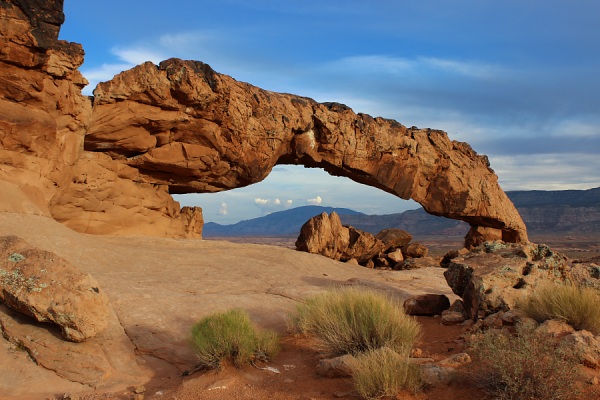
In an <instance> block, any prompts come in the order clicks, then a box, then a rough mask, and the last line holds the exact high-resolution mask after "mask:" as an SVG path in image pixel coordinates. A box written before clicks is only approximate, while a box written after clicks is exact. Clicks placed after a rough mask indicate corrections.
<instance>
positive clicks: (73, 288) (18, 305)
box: [0, 236, 110, 342]
mask: <svg viewBox="0 0 600 400" xmlns="http://www.w3.org/2000/svg"><path fill="white" fill-rule="evenodd" d="M0 300H1V301H2V302H3V303H4V304H6V305H7V306H8V307H10V308H12V309H14V310H16V311H18V312H20V313H21V314H24V315H27V316H29V317H33V318H35V319H36V320H37V321H40V322H52V323H55V324H56V325H58V326H59V327H60V329H61V332H62V335H63V336H64V337H65V338H66V339H67V340H70V341H73V342H82V341H84V340H87V339H89V338H91V337H93V336H96V335H97V334H98V333H100V332H102V331H103V330H104V329H105V328H106V326H107V324H108V315H109V312H110V306H109V304H108V298H107V297H106V295H105V294H104V292H103V291H101V289H100V288H99V286H98V282H96V280H95V279H94V278H92V277H91V276H89V275H85V274H83V273H81V272H80V271H79V270H77V269H76V268H75V267H73V266H72V265H71V264H69V263H68V262H66V261H65V260H63V259H62V258H60V257H58V256H56V255H55V254H53V253H50V252H47V251H43V250H38V249H35V248H32V247H31V246H29V245H28V244H27V242H25V241H24V240H22V239H20V238H18V237H16V236H3V237H0Z"/></svg>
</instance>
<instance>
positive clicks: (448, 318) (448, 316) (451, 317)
mask: <svg viewBox="0 0 600 400" xmlns="http://www.w3.org/2000/svg"><path fill="white" fill-rule="evenodd" d="M465 319H466V318H465V316H464V315H463V314H462V313H459V312H456V311H447V310H446V311H444V312H443V313H442V324H444V325H456V324H460V323H462V322H464V321H465Z"/></svg>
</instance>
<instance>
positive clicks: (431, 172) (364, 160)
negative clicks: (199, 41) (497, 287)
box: [0, 0, 527, 246]
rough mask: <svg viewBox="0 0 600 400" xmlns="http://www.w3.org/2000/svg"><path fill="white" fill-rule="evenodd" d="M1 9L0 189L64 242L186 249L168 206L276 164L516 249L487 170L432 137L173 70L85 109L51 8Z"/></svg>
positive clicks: (337, 107)
mask: <svg viewBox="0 0 600 400" xmlns="http://www.w3.org/2000/svg"><path fill="white" fill-rule="evenodd" d="M0 10H1V12H2V14H1V15H0V29H1V30H0V33H1V35H0V40H1V41H2V50H1V52H0V73H1V74H2V76H6V77H8V79H5V80H2V82H0V110H1V111H0V178H1V179H0V180H5V181H8V182H12V183H15V184H17V185H19V186H23V185H22V184H23V183H24V182H36V183H35V184H32V187H31V188H30V191H29V192H34V193H35V194H36V195H35V196H32V195H31V194H30V193H29V192H28V193H27V194H26V196H27V197H31V198H32V199H33V200H35V201H33V200H32V202H34V204H35V205H36V207H37V208H39V209H41V211H40V212H42V213H46V212H47V213H50V214H51V215H52V216H53V217H54V218H55V219H57V220H59V221H61V222H63V223H65V224H67V225H68V226H70V227H72V228H73V229H77V230H78V231H82V232H90V233H135V232H140V233H143V234H154V235H160V236H183V237H186V236H188V237H189V236H192V237H199V236H200V235H201V232H200V231H199V230H198V227H200V226H201V224H202V223H201V218H200V211H199V210H197V211H196V212H193V213H191V214H185V213H184V215H182V214H181V211H180V209H179V205H178V204H177V203H176V202H174V201H173V200H172V199H171V198H170V196H169V194H173V193H193V192H217V191H222V190H228V189H234V188H238V187H242V186H246V185H249V184H252V183H256V182H259V181H261V180H263V179H264V178H265V177H266V176H267V175H268V174H269V172H270V171H271V169H272V168H273V166H275V165H276V164H302V165H305V166H307V167H321V168H323V169H325V170H326V171H328V172H329V173H331V174H333V175H340V176H347V177H349V178H351V179H353V180H355V181H357V182H360V183H364V184H367V185H370V186H373V187H375V188H378V189H381V190H385V191H387V192H390V193H393V194H395V195H397V196H398V197H401V198H403V199H409V198H411V199H413V200H415V201H417V202H419V203H421V204H422V205H423V207H424V208H425V210H426V211H427V212H429V213H431V214H434V215H441V216H446V217H449V218H454V219H460V220H463V221H466V222H468V223H469V224H470V225H471V226H472V229H471V231H470V233H469V234H468V243H469V244H470V245H473V246H475V245H477V244H479V242H480V241H483V240H486V239H488V238H502V239H503V240H505V241H509V242H520V241H526V240H527V233H526V229H525V225H524V224H523V221H522V220H521V217H520V216H519V214H518V213H517V211H516V209H515V208H514V206H513V204H512V203H511V202H510V200H509V199H508V198H507V196H506V194H505V193H504V192H503V191H502V189H501V188H500V187H499V185H498V183H497V177H496V175H495V174H494V172H493V171H492V170H491V169H490V167H489V163H488V160H487V158H486V157H485V156H479V155H477V154H476V153H475V152H474V151H473V150H472V149H471V147H470V146H469V145H468V144H466V143H460V142H455V141H450V140H449V139H448V136H447V135H446V134H445V133H444V132H442V131H439V130H431V129H417V128H415V127H413V128H407V127H405V126H403V125H401V124H399V123H398V122H396V121H392V120H387V119H383V118H379V117H378V118H373V117H370V116H368V115H365V114H356V113H354V112H353V111H352V110H351V109H349V108H348V107H346V106H344V105H342V104H337V103H322V104H320V103H317V102H315V101H314V100H312V99H308V98H304V97H299V96H294V95H289V94H279V93H273V92H269V91H265V90H262V89H259V88H257V87H254V86H251V85H249V84H246V83H242V82H238V81H236V80H235V79H233V78H231V77H229V76H226V75H221V74H218V73H216V72H215V71H213V70H212V68H210V66H208V65H207V64H204V63H202V62H198V61H182V60H178V59H170V60H166V61H163V62H162V63H160V64H159V65H158V66H157V65H154V64H152V63H145V64H142V65H139V66H137V67H135V68H133V69H131V70H129V71H125V72H123V73H121V74H119V75H117V76H116V77H115V78H114V79H112V80H111V81H109V82H105V83H101V84H99V85H98V87H97V88H96V90H95V91H94V100H93V106H92V104H91V102H90V99H88V98H86V97H83V96H82V95H81V92H80V89H81V87H83V86H84V85H85V84H86V81H85V79H84V78H83V77H82V76H81V74H80V73H79V72H78V70H77V68H78V67H79V66H80V65H81V63H82V62H83V51H82V49H81V46H79V45H76V44H72V43H67V42H64V41H58V40H57V37H58V31H59V28H60V24H61V23H62V21H63V19H64V16H63V14H62V1H47V2H40V1H26V0H8V1H5V2H3V3H2V4H1V5H0ZM40 177H41V178H40ZM191 215H194V217H191ZM190 218H191V219H190ZM190 226H194V227H196V228H195V229H191V228H190Z"/></svg>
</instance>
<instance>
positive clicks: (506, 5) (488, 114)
mask: <svg viewBox="0 0 600 400" xmlns="http://www.w3.org/2000/svg"><path fill="white" fill-rule="evenodd" d="M65 14H66V23H65V24H64V25H63V28H62V30H61V38H62V39H65V40H70V41H75V42H79V43H82V44H83V46H84V49H85V51H86V61H85V64H84V65H83V66H82V68H81V70H82V72H83V74H84V75H85V76H86V77H87V78H88V80H89V81H90V82H91V85H90V87H88V88H86V93H88V94H89V93H91V90H92V89H93V86H95V84H96V83H97V82H98V81H103V80H108V79H110V78H111V77H112V76H113V75H114V74H116V73H118V72H120V71H122V70H125V69H128V68H131V67H132V66H134V65H136V64H138V63H141V62H144V61H154V62H159V61H161V60H163V59H166V58H170V57H180V58H184V59H194V60H200V61H203V62H206V63H208V64H210V65H211V66H212V67H213V68H214V69H215V70H216V71H218V72H220V73H225V74H228V75H231V76H233V77H234V78H236V79H238V80H241V81H246V82H249V83H251V84H254V85H256V86H260V87H262V88H265V89H268V90H272V91H278V92H287V93H294V94H299V95H302V96H308V97H312V98H314V99H315V100H317V101H337V102H341V103H344V104H347V105H348V106H350V107H352V108H353V109H354V111H356V112H365V113H368V114H371V115H373V116H383V117H386V118H393V119H396V120H398V121H399V122H401V123H402V124H404V125H407V126H413V125H414V126H418V127H430V128H436V129H442V130H444V131H446V132H448V133H449V135H450V138H452V139H455V140H460V141H466V142H468V143H470V144H471V145H472V147H473V148H474V149H475V150H476V151H477V152H479V153H480V154H487V155H488V156H489V158H490V161H491V164H492V168H493V169H494V170H495V171H496V173H497V174H498V176H499V179H500V183H501V185H502V187H503V188H504V189H505V190H532V189H538V190H561V189H588V188H591V187H597V186H600V157H599V156H598V153H599V152H600V95H599V94H600V51H599V49H600V24H599V23H598V21H600V2H597V1H592V0H575V1H567V0H563V1H558V0H543V1H542V0H539V1H538V0H520V1H514V0H505V1H502V2H499V1H488V0H470V1H466V0H452V1H450V0H430V1H427V0H421V1H411V0H406V1H392V0H387V1H384V0H379V1H378V0H370V1H366V0H364V1H355V0H346V1H337V0H329V1H324V0H320V1H314V0H303V1H301V2H282V1H274V0H254V1H251V2H248V1H242V0H219V1H210V2H209V1H202V0H201V1H198V0H172V1H170V2H164V1H157V0H147V1H144V2H140V1H137V0H136V1H133V0H120V1H118V2H117V1H113V0H107V1H102V2H91V1H81V0H79V1H77V0H65ZM178 200H179V201H180V202H181V203H182V204H189V205H192V204H193V205H200V206H202V207H203V208H204V214H205V218H206V220H207V221H216V222H220V223H232V222H235V221H238V220H240V219H249V218H254V217H256V216H259V215H261V214H265V213H268V212H272V211H276V210H281V209H284V208H286V207H291V206H294V207H295V206H300V205H306V204H322V205H328V206H337V207H349V208H354V209H356V210H358V211H363V212H366V213H369V214H374V213H377V214H383V213H393V212H401V211H403V210H405V209H407V208H415V206H416V205H415V203H412V202H406V201H403V200H400V199H397V198H395V197H394V196H391V195H389V194H386V193H383V192H379V191H376V190H374V189H371V188H367V187H364V186H362V185H358V184H355V183H353V182H350V181H348V180H346V179H342V178H335V177H329V176H328V175H327V174H326V173H325V172H322V171H320V170H305V169H303V168H301V167H295V166H278V167H276V168H275V170H274V172H273V173H272V174H271V175H269V177H268V178H267V179H266V180H265V181H263V182H262V183H259V184H256V185H252V186H250V187H247V188H243V189H237V190H234V191H229V192H223V193H219V194H202V195H186V196H183V197H181V196H179V197H178ZM290 200H291V203H290Z"/></svg>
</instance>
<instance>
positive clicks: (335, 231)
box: [296, 211, 384, 266]
mask: <svg viewBox="0 0 600 400" xmlns="http://www.w3.org/2000/svg"><path fill="white" fill-rule="evenodd" d="M383 246H384V245H383V242H381V241H380V240H379V239H377V238H375V236H373V235H371V234H370V233H368V232H363V231H361V230H358V229H355V228H353V227H347V226H342V222H341V221H340V217H339V215H338V214H337V213H336V212H335V211H334V212H332V213H331V214H330V215H328V214H327V213H322V214H321V215H317V216H315V217H312V218H311V219H309V220H308V221H306V223H304V225H302V228H301V229H300V235H299V236H298V239H297V240H296V249H297V250H299V251H305V252H308V253H313V254H321V255H323V256H325V257H329V258H332V259H334V260H340V261H348V260H351V259H356V260H357V261H358V263H359V264H361V265H365V266H366V263H367V262H368V261H371V259H372V258H373V257H375V256H377V255H378V254H379V253H380V252H381V251H382V250H383ZM371 262H372V261H371Z"/></svg>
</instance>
